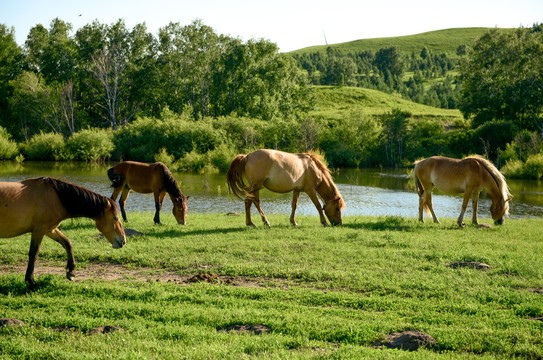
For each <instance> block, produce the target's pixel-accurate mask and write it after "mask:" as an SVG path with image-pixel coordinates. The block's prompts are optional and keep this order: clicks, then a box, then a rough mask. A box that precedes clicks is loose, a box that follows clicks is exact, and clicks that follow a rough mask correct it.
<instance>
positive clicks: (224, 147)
mask: <svg viewBox="0 0 543 360" xmlns="http://www.w3.org/2000/svg"><path fill="white" fill-rule="evenodd" d="M237 155H238V151H237V150H236V149H235V147H234V146H233V145H228V144H224V143H223V144H220V145H219V146H217V147H216V148H215V149H213V150H211V151H210V152H208V153H207V156H208V159H209V162H210V163H211V165H213V166H214V167H216V168H217V169H219V171H220V172H226V171H228V168H229V167H230V163H231V162H232V160H234V158H235V157H236V156H237Z"/></svg>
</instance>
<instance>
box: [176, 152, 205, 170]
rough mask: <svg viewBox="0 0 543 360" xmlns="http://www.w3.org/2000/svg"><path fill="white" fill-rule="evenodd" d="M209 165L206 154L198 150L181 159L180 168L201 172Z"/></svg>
mask: <svg viewBox="0 0 543 360" xmlns="http://www.w3.org/2000/svg"><path fill="white" fill-rule="evenodd" d="M206 165H207V159H206V156H205V155H202V154H200V153H198V152H197V151H191V152H190V153H187V154H185V156H183V157H182V158H181V159H179V170H180V171H186V172H200V171H201V170H203V169H204V167H205V166H206Z"/></svg>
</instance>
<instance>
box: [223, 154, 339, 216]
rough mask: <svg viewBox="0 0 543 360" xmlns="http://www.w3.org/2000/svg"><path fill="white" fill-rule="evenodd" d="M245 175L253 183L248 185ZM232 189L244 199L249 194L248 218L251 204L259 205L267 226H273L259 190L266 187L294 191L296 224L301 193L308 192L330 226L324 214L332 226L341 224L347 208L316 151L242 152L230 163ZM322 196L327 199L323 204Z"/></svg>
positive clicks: (283, 191)
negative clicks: (297, 152)
mask: <svg viewBox="0 0 543 360" xmlns="http://www.w3.org/2000/svg"><path fill="white" fill-rule="evenodd" d="M243 177H245V178H246V179H247V181H248V182H249V184H248V185H246V184H245V182H244V180H243ZM226 178H227V182H228V188H229V189H230V191H232V192H233V193H234V194H235V195H236V196H237V197H239V198H240V199H241V198H242V196H245V219H246V224H247V226H255V225H254V224H253V222H252V221H251V204H254V205H255V207H256V208H257V210H258V212H259V213H260V216H261V217H262V221H263V222H264V225H267V226H270V223H269V221H268V219H267V218H266V215H265V214H264V212H263V211H262V208H261V207H260V197H259V191H260V189H262V188H263V187H265V188H267V189H269V190H271V191H274V192H277V193H286V192H290V191H292V192H293V194H292V213H291V215H290V223H291V224H292V225H294V226H296V225H297V224H296V221H295V220H294V213H295V212H296V207H297V206H298V198H299V197H300V192H301V191H303V192H305V193H306V194H307V195H308V196H309V198H310V199H311V201H312V202H313V204H315V207H316V208H317V211H318V212H319V216H320V220H321V223H322V224H323V225H324V226H328V224H327V222H326V219H325V217H324V214H323V210H324V213H326V217H328V220H329V221H330V223H331V224H332V225H341V211H342V210H343V209H344V208H345V202H344V201H343V197H342V196H341V194H340V193H339V190H338V189H337V187H336V185H335V184H334V181H333V180H332V176H331V175H330V171H329V170H328V168H327V167H326V165H324V164H323V163H322V162H321V161H320V160H319V158H318V156H317V155H312V154H290V153H286V152H282V151H276V150H256V151H254V152H252V153H250V154H247V155H238V156H237V157H236V158H235V159H234V160H233V161H232V163H231V164H230V168H229V169H228V172H227V174H226ZM317 195H318V196H320V197H321V198H322V200H323V201H324V205H323V206H322V207H321V205H320V203H319V199H318V197H317Z"/></svg>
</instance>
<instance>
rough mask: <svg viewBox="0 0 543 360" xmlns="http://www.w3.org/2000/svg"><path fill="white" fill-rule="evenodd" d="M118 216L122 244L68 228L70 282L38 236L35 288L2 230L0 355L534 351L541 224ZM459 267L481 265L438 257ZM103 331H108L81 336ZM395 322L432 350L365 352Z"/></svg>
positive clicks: (542, 324)
mask: <svg viewBox="0 0 543 360" xmlns="http://www.w3.org/2000/svg"><path fill="white" fill-rule="evenodd" d="M129 218H130V222H129V223H128V224H126V225H125V227H130V228H133V229H136V230H138V231H141V232H142V233H143V234H144V235H143V236H141V237H130V238H129V239H128V243H127V245H126V246H125V247H124V248H122V249H119V250H114V249H112V248H111V246H110V245H109V243H107V242H106V241H105V240H104V239H103V238H99V237H97V236H96V235H97V234H98V232H97V230H96V228H95V227H94V225H93V223H92V221H88V220H69V221H66V222H65V223H64V224H63V225H62V229H63V231H64V233H65V234H66V235H67V236H68V237H69V238H71V239H72V243H73V244H74V252H75V257H76V261H77V269H76V276H78V279H77V280H76V281H75V282H69V281H67V280H66V279H65V278H64V276H63V269H62V268H63V266H64V265H65V261H66V258H65V254H64V250H63V249H62V248H61V247H60V246H59V245H58V244H57V243H55V242H53V241H52V240H50V239H46V240H45V241H44V243H43V245H42V249H41V253H40V256H39V258H38V263H37V271H38V272H40V271H41V274H38V276H37V281H38V283H39V285H40V288H39V289H38V290H37V291H35V292H29V291H28V290H27V289H26V285H25V283H24V268H25V266H26V261H27V251H28V246H29V235H26V236H21V237H18V238H13V239H0V249H1V251H0V254H1V255H0V317H1V318H14V319H19V320H21V321H23V322H24V325H23V326H18V327H13V326H8V327H0V358H2V359H9V358H29V359H30V358H31V359H49V358H55V359H95V358H110V357H111V358H117V359H150V358H161V359H179V358H191V359H217V358H221V359H240V358H302V359H306V358H338V359H339V358H341V359H355V358H382V359H386V358H397V357H401V358H402V357H403V358H420V359H427V358H434V359H438V358H439V359H441V358H445V359H456V358H473V357H477V358H503V359H505V358H511V357H525V358H541V357H543V321H538V320H533V318H537V317H541V316H543V294H542V293H540V291H543V258H542V256H541V254H542V253H543V242H542V241H541V230H540V229H541V228H542V227H543V220H541V219H527V220H510V221H507V222H506V224H505V225H504V226H501V227H493V228H491V229H486V228H476V227H474V226H467V227H466V228H464V229H459V228H457V227H456V226H455V225H454V224H455V220H454V219H445V220H444V221H443V224H442V225H435V224H433V223H428V222H427V223H425V224H420V223H418V222H417V221H416V220H415V219H404V218H398V217H347V218H345V219H344V225H343V226H342V227H336V228H323V227H321V226H320V224H319V222H318V217H316V216H315V217H309V216H306V217H303V216H300V217H299V221H298V223H299V224H300V226H299V227H298V228H292V227H291V226H290V225H289V223H288V216H283V215H272V216H270V217H269V219H270V222H271V224H272V227H271V228H269V229H267V228H264V227H262V226H258V227H257V228H256V229H252V228H246V227H245V226H244V218H243V217H239V216H225V215H224V214H201V215H194V214H189V216H188V217H187V221H188V225H186V226H184V227H183V226H179V225H176V224H175V223H174V219H173V217H172V216H171V215H170V214H165V215H164V216H163V221H164V223H165V224H164V225H162V226H155V225H153V224H152V214H151V213H143V214H142V213H131V214H129ZM486 221H489V220H488V219H487V220H486ZM458 261H465V262H471V261H478V262H481V263H485V264H488V265H489V266H491V268H490V269H487V270H478V269H474V268H456V269H455V268H452V267H449V266H447V265H449V264H451V263H454V262H458ZM103 326H116V327H118V328H116V329H118V331H112V332H110V333H101V332H98V333H93V331H96V330H92V329H95V328H97V327H103ZM243 327H245V328H247V329H248V330H249V331H241V332H240V331H234V330H239V328H243ZM255 327H256V328H257V329H259V330H262V331H263V332H262V333H259V334H257V333H255V332H253V331H251V330H253V329H255ZM99 329H100V328H99ZM231 329H234V330H233V331H228V330H231ZM406 330H411V331H418V332H422V333H424V334H427V335H429V336H431V337H433V338H434V339H435V343H433V344H429V345H428V346H426V347H424V348H420V349H419V350H418V351H414V352H407V351H402V350H397V349H388V348H386V347H380V348H378V347H376V346H374V345H376V344H378V343H379V342H383V341H385V340H386V339H387V337H388V336H389V334H391V333H394V332H401V331H406Z"/></svg>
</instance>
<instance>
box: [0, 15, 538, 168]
mask: <svg viewBox="0 0 543 360" xmlns="http://www.w3.org/2000/svg"><path fill="white" fill-rule="evenodd" d="M71 33H72V26H71V24H69V23H66V22H63V21H62V20H60V19H54V20H53V21H52V22H51V24H50V26H49V28H48V29H47V28H45V27H43V26H42V25H36V26H35V27H33V28H32V29H31V30H30V32H29V34H28V36H27V40H26V42H25V44H24V46H23V47H19V46H18V45H17V44H16V42H15V40H14V30H13V29H9V28H7V27H6V26H5V25H3V24H0V126H1V127H2V128H0V158H13V157H15V156H16V155H17V154H19V153H20V154H22V156H24V158H27V159H34V160H86V161H88V160H97V159H104V158H106V159H107V158H114V159H125V160H128V159H133V160H142V161H152V160H153V159H157V158H159V159H162V160H164V161H166V162H170V163H171V164H177V165H176V166H178V167H179V168H180V169H185V170H192V171H198V170H201V169H202V168H204V167H205V166H214V167H216V168H219V169H222V168H223V167H224V164H222V163H224V162H225V161H226V160H225V159H226V158H228V156H230V155H232V154H234V155H235V154H236V153H239V152H246V151H249V150H252V149H254V148H258V147H269V148H276V149H282V150H286V151H292V152H298V151H317V152H321V153H323V154H324V155H325V156H326V159H327V160H328V162H329V164H330V165H331V166H334V167H353V166H405V165H407V164H409V163H411V162H412V161H414V160H416V159H417V158H420V157H425V156H431V155H435V154H443V155H448V156H454V157H461V156H465V155H469V154H472V153H480V154H485V155H487V156H488V157H489V158H490V159H491V160H493V161H495V162H497V163H498V165H500V166H504V168H505V169H506V170H507V169H510V174H513V175H512V176H523V177H525V176H533V177H538V176H539V175H533V174H537V172H538V171H540V173H541V176H543V155H540V153H541V150H542V141H541V139H542V137H541V135H542V134H543V117H542V108H543V91H542V90H543V31H542V26H541V25H534V26H533V27H530V28H519V29H518V30H517V31H515V32H500V31H499V30H498V29H495V30H492V31H490V32H488V33H487V34H486V35H484V36H482V37H481V38H479V39H478V40H477V41H476V42H474V44H470V45H468V46H466V47H462V48H460V49H459V51H458V52H459V55H461V56H460V57H459V59H458V60H451V59H449V58H447V57H446V56H444V55H435V54H432V53H430V52H429V51H428V50H427V49H425V48H423V49H422V50H421V52H420V53H419V54H411V56H407V57H406V56H403V55H402V54H401V53H400V52H399V51H398V49H396V48H385V49H381V50H379V51H377V52H376V53H375V54H372V53H371V52H360V53H357V54H354V55H353V56H350V55H349V56H345V55H342V54H340V53H338V52H337V51H335V50H333V49H332V48H329V49H328V50H327V52H326V54H323V53H315V54H309V55H304V56H299V57H296V56H294V57H293V56H291V55H289V54H282V53H279V51H278V48H277V46H276V45H275V44H273V43H271V42H270V41H267V40H258V39H251V40H249V41H246V42H243V41H241V40H240V39H238V38H234V37H230V36H225V35H219V34H217V33H215V31H214V30H213V29H212V28H210V27H208V26H206V25H204V24H203V23H202V22H201V21H200V20H196V21H194V22H192V23H191V24H189V25H185V26H182V25H180V24H179V23H170V24H168V25H166V26H164V27H162V28H161V29H160V30H159V32H158V36H154V35H152V34H150V33H149V32H148V31H147V29H146V27H145V24H139V25H136V26H134V27H133V28H132V29H128V28H127V27H126V25H125V23H124V21H123V20H119V21H117V22H116V23H113V24H111V25H105V24H101V23H99V22H97V21H95V22H93V23H91V24H88V25H86V26H84V27H82V28H80V29H78V30H77V31H75V33H74V34H73V35H71ZM451 69H454V71H455V72H456V73H458V74H459V75H458V76H456V77H454V78H453V77H451V76H445V78H444V80H443V81H441V82H435V84H434V85H432V86H428V85H427V82H428V79H430V78H442V77H443V75H444V74H447V73H448V72H450V70H451ZM406 70H411V71H412V72H413V76H412V77H411V78H408V79H405V76H404V75H405V71H406ZM311 82H313V83H318V84H324V83H328V84H334V85H338V86H364V87H368V88H377V89H379V90H382V91H386V92H390V91H394V92H395V93H396V94H399V95H400V96H402V97H406V98H411V99H414V98H416V97H417V96H419V97H421V99H428V98H429V97H431V98H433V99H434V100H435V102H436V103H435V104H434V106H441V107H449V108H458V109H460V111H461V112H462V113H463V114H464V116H465V119H466V121H464V122H462V123H458V124H448V126H447V127H444V126H443V124H442V123H441V122H440V121H434V120H431V119H427V118H426V119H420V118H416V117H415V116H413V115H412V114H410V113H408V112H405V111H404V110H402V109H390V111H388V112H386V113H385V114H383V115H367V114H364V113H363V112H358V111H355V110H353V111H350V112H346V113H345V114H346V115H345V117H344V118H343V119H342V120H341V121H337V120H333V119H327V118H326V117H325V116H315V115H313V116H310V115H308V114H309V110H311V109H313V108H314V105H315V94H314V90H315V89H314V88H313V87H312V86H311ZM390 89H393V90H390ZM432 89H433V91H434V95H429V94H433V93H432ZM418 101H421V102H425V101H427V100H424V101H422V100H420V99H419V100H418ZM438 103H439V104H438ZM225 154H227V155H228V156H226V155H225ZM537 156H540V157H542V159H541V164H542V166H541V168H539V167H538V165H537V164H539V162H538V161H536V160H537V159H538V158H537ZM221 159H222V160H221ZM530 159H531V160H530ZM528 160H530V162H528ZM221 162H222V163H221ZM507 164H509V166H508V167H507ZM534 164H535V165H534ZM538 169H540V170H538ZM513 170H514V171H513ZM508 171H509V170H508ZM529 174H532V175H529ZM541 176H539V177H541Z"/></svg>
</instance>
